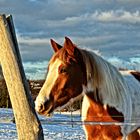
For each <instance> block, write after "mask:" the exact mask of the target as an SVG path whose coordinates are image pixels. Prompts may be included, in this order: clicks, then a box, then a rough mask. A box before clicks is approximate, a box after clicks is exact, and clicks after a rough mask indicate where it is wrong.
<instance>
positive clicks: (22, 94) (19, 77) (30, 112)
mask: <svg viewBox="0 0 140 140" xmlns="http://www.w3.org/2000/svg"><path fill="white" fill-rule="evenodd" d="M0 63H1V66H2V71H3V75H4V78H5V81H6V85H7V88H8V91H9V95H10V99H11V103H12V107H13V112H14V116H15V121H16V127H17V132H18V139H19V140H43V139H44V136H43V129H42V126H41V124H40V121H39V119H38V117H37V115H36V112H35V109H34V102H33V100H32V98H31V95H30V90H29V86H28V83H27V80H26V77H25V73H24V70H23V66H22V62H21V57H20V53H19V49H18V44H17V40H16V35H15V30H14V26H13V21H12V17H11V16H10V17H8V18H6V16H5V15H0Z"/></svg>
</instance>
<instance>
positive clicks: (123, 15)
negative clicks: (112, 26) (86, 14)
mask: <svg viewBox="0 0 140 140" xmlns="http://www.w3.org/2000/svg"><path fill="white" fill-rule="evenodd" d="M97 19H98V20H99V21H102V22H122V23H132V24H133V23H134V24H135V23H140V11H135V12H130V11H123V10H117V11H106V12H101V13H99V14H98V15H97Z"/></svg>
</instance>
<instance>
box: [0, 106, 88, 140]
mask: <svg viewBox="0 0 140 140" xmlns="http://www.w3.org/2000/svg"><path fill="white" fill-rule="evenodd" d="M12 118H13V112H12V110H11V109H2V108H0V140H17V132H16V125H15V124H14V123H13V122H12ZM39 119H40V120H41V124H42V127H43V131H44V138H45V140H84V139H85V134H84V131H83V129H82V125H81V123H80V120H81V118H80V114H79V113H77V112H76V113H73V114H72V115H71V113H61V114H60V113H55V114H54V115H53V116H52V117H51V118H45V117H42V116H39Z"/></svg>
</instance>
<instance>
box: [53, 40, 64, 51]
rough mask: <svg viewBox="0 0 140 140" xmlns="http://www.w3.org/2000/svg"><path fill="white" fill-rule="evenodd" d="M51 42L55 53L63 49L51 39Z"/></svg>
mask: <svg viewBox="0 0 140 140" xmlns="http://www.w3.org/2000/svg"><path fill="white" fill-rule="evenodd" d="M50 41H51V45H52V48H53V50H54V51H55V52H57V51H58V50H60V49H61V48H62V46H61V45H59V44H58V43H56V42H55V41H54V40H53V39H51V40H50Z"/></svg>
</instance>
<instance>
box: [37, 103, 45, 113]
mask: <svg viewBox="0 0 140 140" xmlns="http://www.w3.org/2000/svg"><path fill="white" fill-rule="evenodd" d="M44 108H45V107H44V105H43V104H41V105H40V106H39V109H38V111H39V112H41V111H43V110H44Z"/></svg>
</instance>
